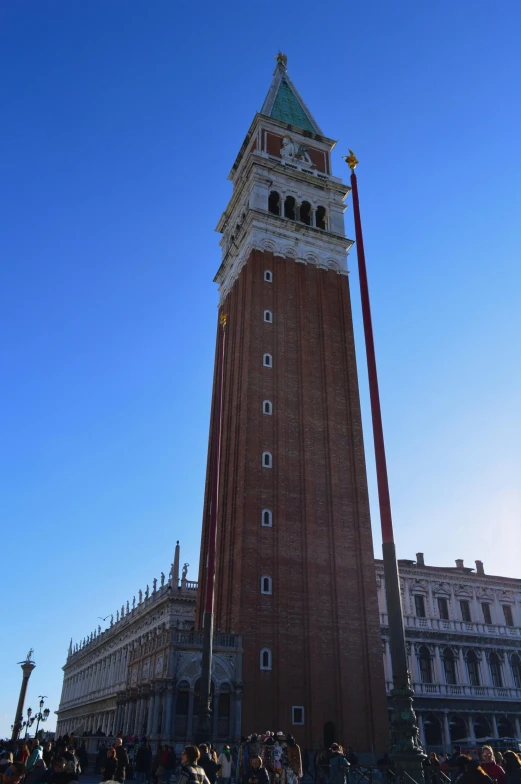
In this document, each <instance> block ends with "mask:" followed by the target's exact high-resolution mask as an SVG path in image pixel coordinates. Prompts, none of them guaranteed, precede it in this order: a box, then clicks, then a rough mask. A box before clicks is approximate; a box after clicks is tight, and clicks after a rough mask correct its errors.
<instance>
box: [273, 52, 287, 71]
mask: <svg viewBox="0 0 521 784" xmlns="http://www.w3.org/2000/svg"><path fill="white" fill-rule="evenodd" d="M275 60H276V61H277V65H282V66H283V67H284V68H287V67H288V56H287V55H285V54H282V52H279V53H278V54H277V56H276V57H275Z"/></svg>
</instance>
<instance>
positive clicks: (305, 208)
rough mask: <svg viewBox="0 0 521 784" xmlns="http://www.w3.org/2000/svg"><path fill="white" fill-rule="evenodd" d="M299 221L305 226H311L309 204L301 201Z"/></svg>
mask: <svg viewBox="0 0 521 784" xmlns="http://www.w3.org/2000/svg"><path fill="white" fill-rule="evenodd" d="M300 220H301V222H302V223H305V224H306V226H311V204H310V203H309V201H303V202H302V204H301V205H300Z"/></svg>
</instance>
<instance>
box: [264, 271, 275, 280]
mask: <svg viewBox="0 0 521 784" xmlns="http://www.w3.org/2000/svg"><path fill="white" fill-rule="evenodd" d="M264 280H265V281H266V283H272V282H273V275H272V274H271V271H270V270H264Z"/></svg>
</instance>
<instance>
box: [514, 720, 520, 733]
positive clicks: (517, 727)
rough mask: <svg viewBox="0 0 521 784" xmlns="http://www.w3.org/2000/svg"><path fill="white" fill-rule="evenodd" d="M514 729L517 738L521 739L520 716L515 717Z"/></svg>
mask: <svg viewBox="0 0 521 784" xmlns="http://www.w3.org/2000/svg"><path fill="white" fill-rule="evenodd" d="M514 727H515V730H516V738H521V722H520V721H519V717H518V716H514Z"/></svg>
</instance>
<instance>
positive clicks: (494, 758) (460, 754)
mask: <svg viewBox="0 0 521 784" xmlns="http://www.w3.org/2000/svg"><path fill="white" fill-rule="evenodd" d="M424 770H425V778H426V781H427V782H428V784H439V782H440V780H441V778H442V776H441V775H440V774H443V776H444V777H445V778H446V779H447V780H450V783H451V784H494V782H496V784H521V756H520V755H519V754H518V753H517V752H515V751H512V750H508V751H503V752H501V751H494V749H492V747H491V746H482V747H481V748H479V749H474V750H472V751H470V752H469V751H468V750H467V751H463V750H462V748H461V746H459V745H456V746H454V747H453V749H452V754H445V755H443V756H442V757H441V758H439V757H438V755H437V754H436V753H435V752H432V753H431V754H430V755H429V756H428V757H427V759H426V760H425V762H424ZM445 778H444V780H445Z"/></svg>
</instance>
